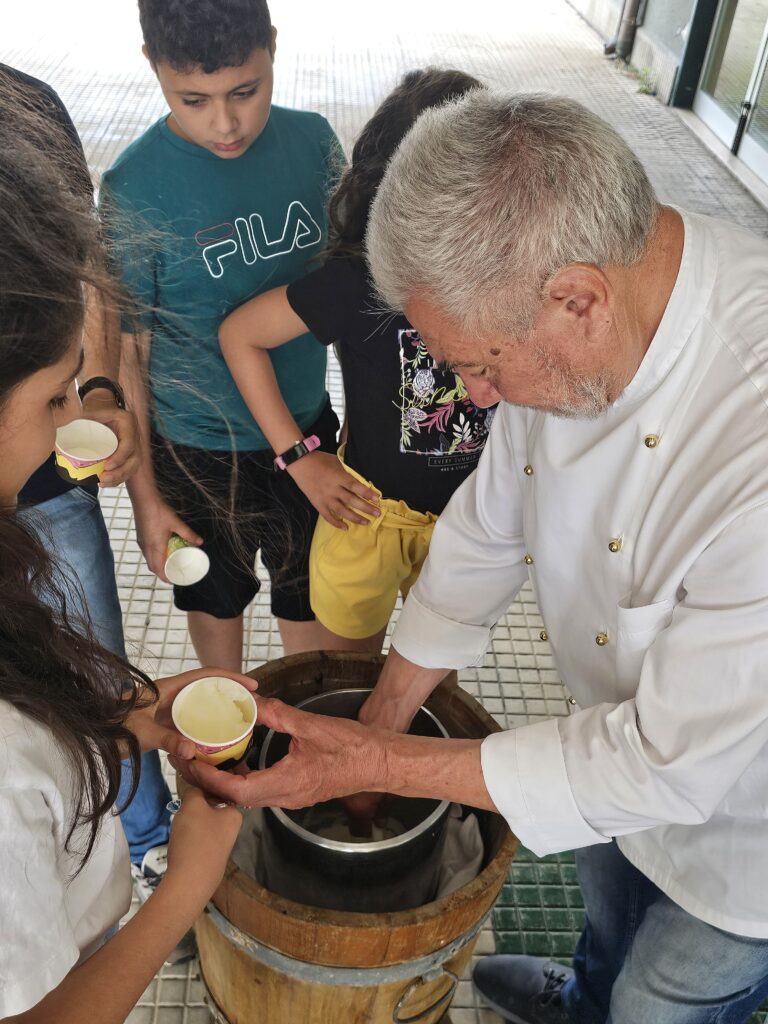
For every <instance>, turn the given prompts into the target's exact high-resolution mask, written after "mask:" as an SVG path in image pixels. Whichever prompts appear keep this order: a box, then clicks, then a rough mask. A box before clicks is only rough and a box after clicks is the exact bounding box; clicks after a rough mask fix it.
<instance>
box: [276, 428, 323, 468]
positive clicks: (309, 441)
mask: <svg viewBox="0 0 768 1024" xmlns="http://www.w3.org/2000/svg"><path fill="white" fill-rule="evenodd" d="M319 447H320V438H319V437H318V436H317V434H312V435H311V436H310V437H303V438H302V439H301V440H300V441H297V442H296V444H293V445H291V447H290V448H288V449H287V451H284V452H283V453H282V454H281V455H278V456H277V458H276V459H275V462H274V465H275V469H287V467H288V466H291V465H293V463H294V462H298V461H299V459H301V458H303V457H304V456H305V455H309V453H310V452H314V451H316V450H317V449H318V448H319Z"/></svg>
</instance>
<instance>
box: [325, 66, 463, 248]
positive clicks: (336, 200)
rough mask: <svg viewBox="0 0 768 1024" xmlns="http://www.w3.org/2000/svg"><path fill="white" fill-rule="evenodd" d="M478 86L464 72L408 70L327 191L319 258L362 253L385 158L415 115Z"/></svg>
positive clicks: (387, 158)
mask: <svg viewBox="0 0 768 1024" xmlns="http://www.w3.org/2000/svg"><path fill="white" fill-rule="evenodd" d="M479 88H482V82H479V81H478V80H477V79H476V78H473V77H472V76H471V75H467V74H465V73H464V72H463V71H456V70H453V69H445V70H443V69H441V68H424V69H422V70H418V71H409V72H407V74H406V75H405V76H404V77H403V79H402V81H401V82H400V84H399V85H398V86H397V87H396V88H395V89H394V90H393V91H392V92H391V93H390V94H389V96H387V98H386V99H385V100H384V102H383V103H382V104H381V106H380V107H379V108H378V110H377V111H376V113H375V114H374V115H373V117H372V118H371V119H370V121H368V123H367V124H366V125H365V127H364V128H363V130H362V132H361V133H360V135H359V137H358V139H357V142H356V143H355V145H354V148H353V150H352V161H351V163H350V164H349V166H348V167H347V168H346V169H345V170H344V173H343V174H342V176H341V179H340V180H339V184H338V186H337V188H336V190H335V192H334V193H333V195H332V196H331V200H330V204H329V209H328V221H329V226H328V245H327V246H326V249H325V252H324V253H323V258H324V259H333V258H335V257H338V256H360V257H362V256H363V243H364V240H365V229H366V227H367V225H368V214H369V212H370V209H371V203H372V202H373V198H374V196H375V195H376V190H377V189H378V187H379V185H380V184H381V179H382V178H383V176H384V171H385V170H386V167H387V164H388V163H389V160H390V157H391V156H392V154H393V153H394V152H395V150H396V149H397V147H398V146H399V145H400V143H401V142H402V140H403V138H404V137H405V136H406V135H407V133H408V131H409V130H410V129H411V128H412V127H413V124H414V122H415V121H416V119H417V118H418V116H419V114H421V113H423V112H424V111H425V110H427V109H428V108H429V107H436V106H439V105H440V104H442V103H447V102H448V101H449V100H455V99H458V98H459V97H460V96H463V95H464V93H466V92H469V91H470V90H471V89H479Z"/></svg>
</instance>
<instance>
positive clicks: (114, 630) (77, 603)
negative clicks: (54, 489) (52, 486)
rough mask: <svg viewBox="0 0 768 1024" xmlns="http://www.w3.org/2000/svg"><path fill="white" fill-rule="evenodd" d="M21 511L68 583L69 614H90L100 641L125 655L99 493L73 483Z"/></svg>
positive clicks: (72, 615)
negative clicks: (62, 492) (69, 588)
mask: <svg viewBox="0 0 768 1024" xmlns="http://www.w3.org/2000/svg"><path fill="white" fill-rule="evenodd" d="M21 516H22V518H23V519H24V520H25V521H26V522H27V523H28V524H29V525H30V526H32V527H33V528H34V529H35V530H36V532H37V533H38V535H39V536H40V537H41V539H42V540H43V542H44V543H45V545H46V547H47V548H48V552H49V554H50V555H51V556H52V558H53V559H54V561H55V562H56V564H57V565H58V567H59V569H60V570H61V572H62V573H63V574H64V576H65V578H66V579H67V580H68V581H70V583H71V585H72V590H71V593H69V594H67V599H68V606H67V612H68V614H69V616H70V618H74V619H75V620H77V619H78V618H87V619H90V622H91V625H92V627H93V631H94V633H95V634H96V639H97V640H98V641H99V643H100V644H102V645H103V646H104V647H106V648H107V649H108V650H110V651H112V653H113V654H116V655H118V657H121V658H124V657H125V641H124V638H123V616H122V610H121V608H120V601H119V599H118V596H117V584H116V582H115V559H114V555H113V554H112V548H111V547H110V544H109V534H108V533H107V527H106V524H105V522H104V516H103V515H102V512H101V506H100V505H99V500H98V498H97V497H96V496H95V495H93V494H91V493H90V492H89V491H85V490H83V488H82V487H74V488H72V490H70V491H66V492H65V493H64V494H60V495H58V497H56V498H51V499H50V501H44V502H42V503H41V504H40V505H35V506H33V507H32V508H29V509H24V510H23V511H22V512H21ZM70 601H71V602H72V603H71V604H70V603H69V602H70ZM75 625H76V622H75Z"/></svg>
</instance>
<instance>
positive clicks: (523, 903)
mask: <svg viewBox="0 0 768 1024" xmlns="http://www.w3.org/2000/svg"><path fill="white" fill-rule="evenodd" d="M583 923H584V903H583V901H582V898H581V891H580V889H579V883H578V879H577V878H576V864H575V862H574V857H573V854H572V853H560V854H556V855H555V856H552V857H542V858H538V857H535V856H534V855H533V854H532V853H531V852H530V850H526V849H524V848H523V847H522V846H521V847H520V849H519V850H518V853H517V856H516V857H515V860H514V861H513V863H512V868H511V869H510V872H509V877H508V879H507V881H506V882H505V883H504V886H503V888H502V890H501V896H500V897H499V900H498V902H497V904H496V907H495V908H494V911H493V931H494V935H495V938H496V952H497V953H528V954H531V955H533V956H546V957H552V958H553V959H555V960H562V961H563V962H564V963H569V962H570V959H571V957H572V956H573V951H574V949H575V948H576V942H577V940H578V937H579V934H580V932H581V928H582V925H583ZM748 1024H768V1003H766V1004H765V1005H764V1006H763V1008H762V1010H761V1011H760V1012H759V1013H756V1014H754V1016H753V1017H751V1018H750V1020H749V1022H748Z"/></svg>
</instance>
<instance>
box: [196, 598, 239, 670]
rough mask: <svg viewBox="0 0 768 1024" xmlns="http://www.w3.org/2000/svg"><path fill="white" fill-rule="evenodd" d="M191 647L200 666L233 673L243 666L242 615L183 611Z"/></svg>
mask: <svg viewBox="0 0 768 1024" xmlns="http://www.w3.org/2000/svg"><path fill="white" fill-rule="evenodd" d="M187 625H188V627H189V635H190V638H191V640H192V646H193V647H194V648H195V654H196V655H197V658H198V661H199V662H200V664H201V665H215V666H216V667H217V668H228V669H231V670H232V671H233V672H242V669H243V616H242V615H238V616H236V617H235V618H233V619H217V618H216V617H215V616H213V615H209V614H208V613H207V612H187Z"/></svg>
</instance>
